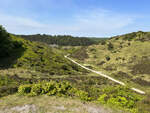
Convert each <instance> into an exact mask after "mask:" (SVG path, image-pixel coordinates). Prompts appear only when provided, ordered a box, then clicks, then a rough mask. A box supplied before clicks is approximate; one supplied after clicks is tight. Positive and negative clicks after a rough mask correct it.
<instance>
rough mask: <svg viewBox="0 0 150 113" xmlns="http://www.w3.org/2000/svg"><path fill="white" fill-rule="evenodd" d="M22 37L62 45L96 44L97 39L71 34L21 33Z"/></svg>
mask: <svg viewBox="0 0 150 113" xmlns="http://www.w3.org/2000/svg"><path fill="white" fill-rule="evenodd" d="M20 37H22V38H24V39H27V40H30V41H38V42H44V43H47V44H50V45H53V44H55V45H61V46H88V45H92V44H96V43H97V41H95V40H94V39H93V40H92V39H90V38H84V37H73V36H69V35H57V36H52V35H45V34H44V35H40V34H37V35H20Z"/></svg>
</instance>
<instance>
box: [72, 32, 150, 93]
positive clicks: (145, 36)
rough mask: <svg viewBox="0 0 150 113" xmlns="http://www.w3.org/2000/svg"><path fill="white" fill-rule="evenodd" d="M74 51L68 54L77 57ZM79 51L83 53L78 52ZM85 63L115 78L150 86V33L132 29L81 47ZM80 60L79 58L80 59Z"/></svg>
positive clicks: (77, 53)
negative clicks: (84, 55)
mask: <svg viewBox="0 0 150 113" xmlns="http://www.w3.org/2000/svg"><path fill="white" fill-rule="evenodd" d="M79 51H83V49H82V50H78V51H76V52H75V53H74V54H72V57H74V58H77V59H79V60H80V58H82V57H83V55H80V53H79ZM82 54H83V53H82ZM84 54H86V57H84V62H83V63H85V64H89V65H90V66H91V67H92V68H95V69H96V70H99V71H102V72H104V73H106V74H108V75H110V76H113V77H114V78H116V79H119V80H122V81H126V82H127V83H128V82H132V84H133V85H134V83H136V84H137V85H139V86H141V87H143V88H144V89H145V88H147V91H149V90H148V89H149V88H150V87H149V86H150V33H149V32H141V31H140V32H134V33H130V34H126V35H122V36H116V37H112V38H111V39H109V40H107V41H105V42H104V43H101V44H99V45H92V46H89V47H88V48H86V49H85V50H84ZM82 59H83V58H82Z"/></svg>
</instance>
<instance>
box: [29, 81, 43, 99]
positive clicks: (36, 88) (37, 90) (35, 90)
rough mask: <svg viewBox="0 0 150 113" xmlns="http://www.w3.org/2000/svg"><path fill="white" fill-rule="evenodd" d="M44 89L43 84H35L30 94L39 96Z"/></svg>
mask: <svg viewBox="0 0 150 113" xmlns="http://www.w3.org/2000/svg"><path fill="white" fill-rule="evenodd" d="M42 91H43V88H42V85H41V84H40V83H39V84H33V85H32V88H31V92H30V96H37V95H40V94H41V93H42Z"/></svg>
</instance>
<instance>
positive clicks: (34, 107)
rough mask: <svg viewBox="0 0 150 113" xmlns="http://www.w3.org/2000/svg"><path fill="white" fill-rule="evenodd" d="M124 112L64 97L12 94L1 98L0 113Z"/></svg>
mask: <svg viewBox="0 0 150 113" xmlns="http://www.w3.org/2000/svg"><path fill="white" fill-rule="evenodd" d="M29 111H30V113H123V112H122V111H119V110H118V111H116V110H112V109H110V108H106V107H104V106H102V105H100V104H96V103H95V104H94V103H85V102H81V101H79V100H76V99H71V98H64V97H55V96H54V97H49V96H46V95H45V96H37V97H30V98H29V97H24V96H17V95H10V96H7V97H3V98H1V99H0V113H8V112H9V113H12V112H13V113H29ZM124 113H125V112H124Z"/></svg>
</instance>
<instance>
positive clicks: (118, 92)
mask: <svg viewBox="0 0 150 113" xmlns="http://www.w3.org/2000/svg"><path fill="white" fill-rule="evenodd" d="M89 90H94V89H89ZM91 92H92V91H91ZM18 94H20V95H27V96H37V95H43V94H46V95H49V96H52V95H56V96H71V97H78V98H80V99H81V100H83V101H92V100H94V101H98V102H100V103H103V104H109V105H113V106H116V107H120V108H124V109H126V110H130V111H136V103H137V102H138V101H140V100H141V99H142V98H141V96H139V95H137V94H135V93H134V92H132V91H130V90H129V88H127V87H122V86H117V87H114V88H112V87H106V88H104V89H103V90H101V92H100V93H99V95H100V96H99V97H98V98H97V97H96V98H95V97H94V96H92V95H91V94H90V92H86V91H84V90H80V89H78V88H76V87H75V86H73V85H71V84H70V83H69V82H54V81H50V82H39V83H36V84H28V85H21V86H20V87H19V89H18Z"/></svg>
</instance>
